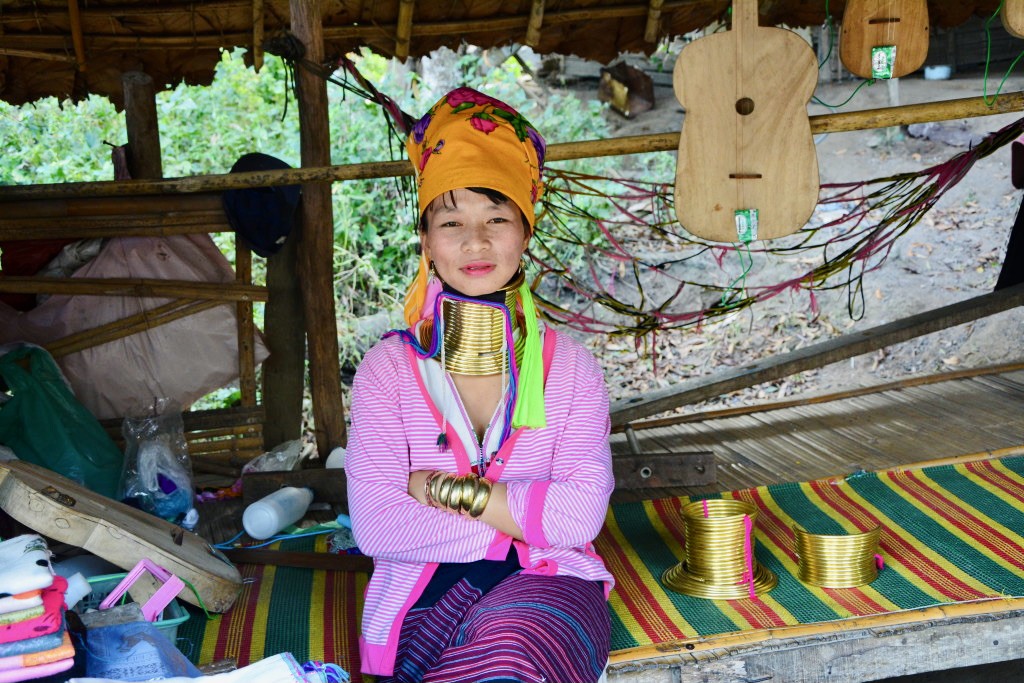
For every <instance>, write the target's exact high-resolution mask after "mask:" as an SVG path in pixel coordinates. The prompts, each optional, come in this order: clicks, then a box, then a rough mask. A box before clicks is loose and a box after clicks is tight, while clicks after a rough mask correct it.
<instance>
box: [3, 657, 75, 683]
mask: <svg viewBox="0 0 1024 683" xmlns="http://www.w3.org/2000/svg"><path fill="white" fill-rule="evenodd" d="M74 663H75V658H74V657H69V658H68V659H61V660H59V661H56V662H50V663H49V664H40V665H39V666H26V667H24V668H21V669H10V670H9V671H0V683H13V682H14V681H31V680H32V679H33V678H42V677H43V676H52V675H53V674H59V673H60V672H61V671H67V670H68V669H70V668H71V667H72V665H74Z"/></svg>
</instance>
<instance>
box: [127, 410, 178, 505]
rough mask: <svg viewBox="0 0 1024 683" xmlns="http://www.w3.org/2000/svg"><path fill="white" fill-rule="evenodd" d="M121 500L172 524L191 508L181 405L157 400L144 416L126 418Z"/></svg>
mask: <svg viewBox="0 0 1024 683" xmlns="http://www.w3.org/2000/svg"><path fill="white" fill-rule="evenodd" d="M121 431H122V433H123V434H124V442H125V457H124V472H123V474H122V477H121V482H122V490H123V493H122V495H121V498H122V500H124V502H126V503H128V504H129V505H135V506H136V507H138V508H139V509H141V510H145V511H146V512H148V513H150V514H153V515H156V516H157V517H161V518H163V519H166V520H168V521H171V522H179V521H181V520H182V519H183V518H184V517H185V515H186V514H187V513H188V511H189V510H191V509H192V496H193V493H192V463H191V461H190V460H189V458H188V444H187V443H186V442H185V425H184V422H183V421H182V418H181V406H180V405H179V404H178V403H177V402H176V401H172V400H170V399H166V398H161V399H156V400H155V401H154V402H153V405H152V406H151V407H150V409H149V410H148V411H147V412H146V413H145V414H140V415H137V416H134V417H126V418H125V419H124V423H123V424H122V427H121Z"/></svg>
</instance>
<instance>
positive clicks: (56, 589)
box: [0, 576, 68, 643]
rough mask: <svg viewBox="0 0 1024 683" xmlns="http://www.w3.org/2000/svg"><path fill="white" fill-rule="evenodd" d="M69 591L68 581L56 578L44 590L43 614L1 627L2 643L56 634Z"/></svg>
mask: <svg viewBox="0 0 1024 683" xmlns="http://www.w3.org/2000/svg"><path fill="white" fill-rule="evenodd" d="M67 589H68V580H67V579H65V578H64V577H63V576H54V577H53V584H52V585H51V586H50V587H49V588H44V589H43V594H42V601H43V613H42V614H41V615H39V616H37V617H32V618H31V619H25V620H22V621H15V622H13V623H10V624H3V625H0V643H12V642H14V641H16V640H28V639H29V638H36V637H38V636H45V635H49V634H50V633H55V632H56V631H57V629H59V628H60V626H61V623H62V621H63V620H62V617H63V614H64V593H65V592H66V591H67Z"/></svg>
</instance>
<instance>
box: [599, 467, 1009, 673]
mask: <svg viewBox="0 0 1024 683" xmlns="http://www.w3.org/2000/svg"><path fill="white" fill-rule="evenodd" d="M710 497H724V498H736V499H740V500H745V501H748V502H750V503H753V504H754V505H755V506H757V509H758V513H759V514H758V517H757V525H756V530H755V531H756V536H755V537H756V543H755V554H756V557H757V559H758V561H759V562H760V563H761V564H763V565H764V566H765V567H767V568H768V569H770V570H772V571H773V572H774V573H775V574H776V575H777V576H778V577H779V583H778V586H776V587H775V588H774V589H773V590H772V591H770V592H769V593H766V594H763V595H761V596H758V597H757V598H753V599H742V600H706V599H701V598H693V597H689V596H686V595H681V594H679V593H675V592H673V591H671V590H668V589H666V588H665V587H663V586H662V585H661V583H660V580H659V579H660V577H661V575H662V572H664V571H665V569H667V568H669V567H671V566H673V565H675V564H676V563H678V562H680V561H681V560H682V559H683V554H682V551H683V538H682V529H683V522H682V517H681V514H680V508H681V507H682V506H683V505H684V504H685V503H687V502H689V501H690V500H691V499H689V498H669V499H661V500H650V501H643V502H638V503H628V504H621V505H615V506H612V508H611V510H610V511H609V514H608V518H607V520H606V524H605V529H604V531H603V532H602V534H601V535H600V536H599V537H598V539H597V550H598V552H599V553H600V554H601V555H602V556H603V557H604V558H605V561H606V563H607V564H608V567H609V569H610V570H611V572H612V574H613V575H614V576H615V577H616V579H617V581H618V585H617V586H616V588H615V590H614V591H613V592H612V594H611V598H610V607H611V613H612V621H613V625H612V650H613V661H628V660H630V659H633V658H639V657H642V656H646V655H648V654H653V652H654V649H655V648H656V646H659V645H664V644H665V643H672V642H676V641H686V640H692V639H707V638H708V637H710V636H714V635H717V634H727V633H735V632H743V631H755V630H767V629H784V628H785V627H790V626H795V625H799V624H816V623H822V622H836V621H839V620H847V619H855V618H858V617H869V616H872V615H882V614H890V613H898V612H902V611H905V610H915V609H920V608H926V607H933V606H937V605H950V604H956V603H974V602H978V601H985V600H992V601H997V602H999V603H1003V602H1005V601H1006V599H1008V598H1014V597H1020V596H1024V536H1022V535H1021V534H1024V457H1007V458H1002V459H986V460H978V461H975V462H964V463H959V464H945V465H936V466H925V467H921V468H914V469H902V470H893V471H886V472H877V473H875V472H871V473H868V472H864V473H858V474H855V475H852V476H850V477H847V478H845V479H838V480H822V481H812V482H805V483H794V484H779V485H773V486H761V487H757V488H753V489H747V490H743V491H735V492H731V493H726V494H721V496H710ZM794 524H797V525H800V526H802V527H804V528H805V529H807V530H808V531H810V532H812V533H820V534H843V533H852V532H858V531H866V530H868V529H871V528H873V527H875V526H878V525H880V526H881V527H882V536H881V541H880V552H881V555H882V557H883V560H884V563H885V565H884V568H883V569H882V570H881V571H880V572H879V574H878V578H877V579H875V580H874V581H873V582H872V583H870V584H869V585H866V586H862V587H859V588H842V589H829V588H817V587H814V586H810V585H807V584H804V583H802V582H801V581H800V580H799V579H798V578H797V576H798V571H797V569H798V560H797V555H796V551H795V545H794V540H793V531H792V526H793V525H794ZM652 646H654V648H652ZM659 651H664V648H663V647H662V648H661V649H660V650H659Z"/></svg>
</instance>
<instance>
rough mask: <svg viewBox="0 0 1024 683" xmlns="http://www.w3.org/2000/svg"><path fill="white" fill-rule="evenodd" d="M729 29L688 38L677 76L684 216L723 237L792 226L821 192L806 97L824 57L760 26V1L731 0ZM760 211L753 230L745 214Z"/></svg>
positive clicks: (698, 231)
mask: <svg viewBox="0 0 1024 683" xmlns="http://www.w3.org/2000/svg"><path fill="white" fill-rule="evenodd" d="M732 17H733V18H732V29H731V30H729V31H726V32H722V33H715V34H713V35H709V36H705V37H703V38H700V39H699V40H696V41H694V42H692V43H690V44H689V45H687V46H686V47H685V48H684V49H683V51H682V52H681V53H680V55H679V58H678V59H676V65H675V70H674V72H673V77H672V83H673V87H674V88H675V94H676V98H677V99H678V100H679V103H680V104H682V105H683V108H684V109H685V110H686V117H685V119H684V120H683V130H682V134H681V135H680V138H679V159H678V162H677V165H676V187H675V209H676V216H677V217H678V218H679V222H680V224H682V226H683V227H684V228H685V229H686V230H687V231H689V232H691V233H693V234H694V235H696V236H698V237H702V238H704V239H708V240H715V241H719V242H747V241H749V240H750V239H772V238H775V237H782V236H784V235H788V234H790V233H793V232H796V231H797V230H799V229H800V228H801V227H803V226H804V224H805V223H806V222H807V219H808V218H810V216H811V213H812V212H813V211H814V207H815V205H816V204H817V201H818V157H817V153H816V151H815V149H814V139H813V137H812V135H811V125H810V121H809V119H808V118H807V102H808V101H809V100H810V98H811V95H813V94H814V88H815V85H816V84H817V79H818V64H817V60H816V58H815V56H814V52H813V50H811V46H810V45H808V44H807V41H806V40H804V39H803V38H801V37H800V36H798V35H797V34H796V33H793V32H792V31H787V30H785V29H780V28H772V27H762V26H758V24H757V21H758V17H757V0H734V2H733V5H732ZM752 211H756V212H757V213H756V216H757V229H756V234H751V233H750V232H745V229H744V226H743V223H744V221H745V220H746V218H745V217H746V216H749V214H750V212H752Z"/></svg>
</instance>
